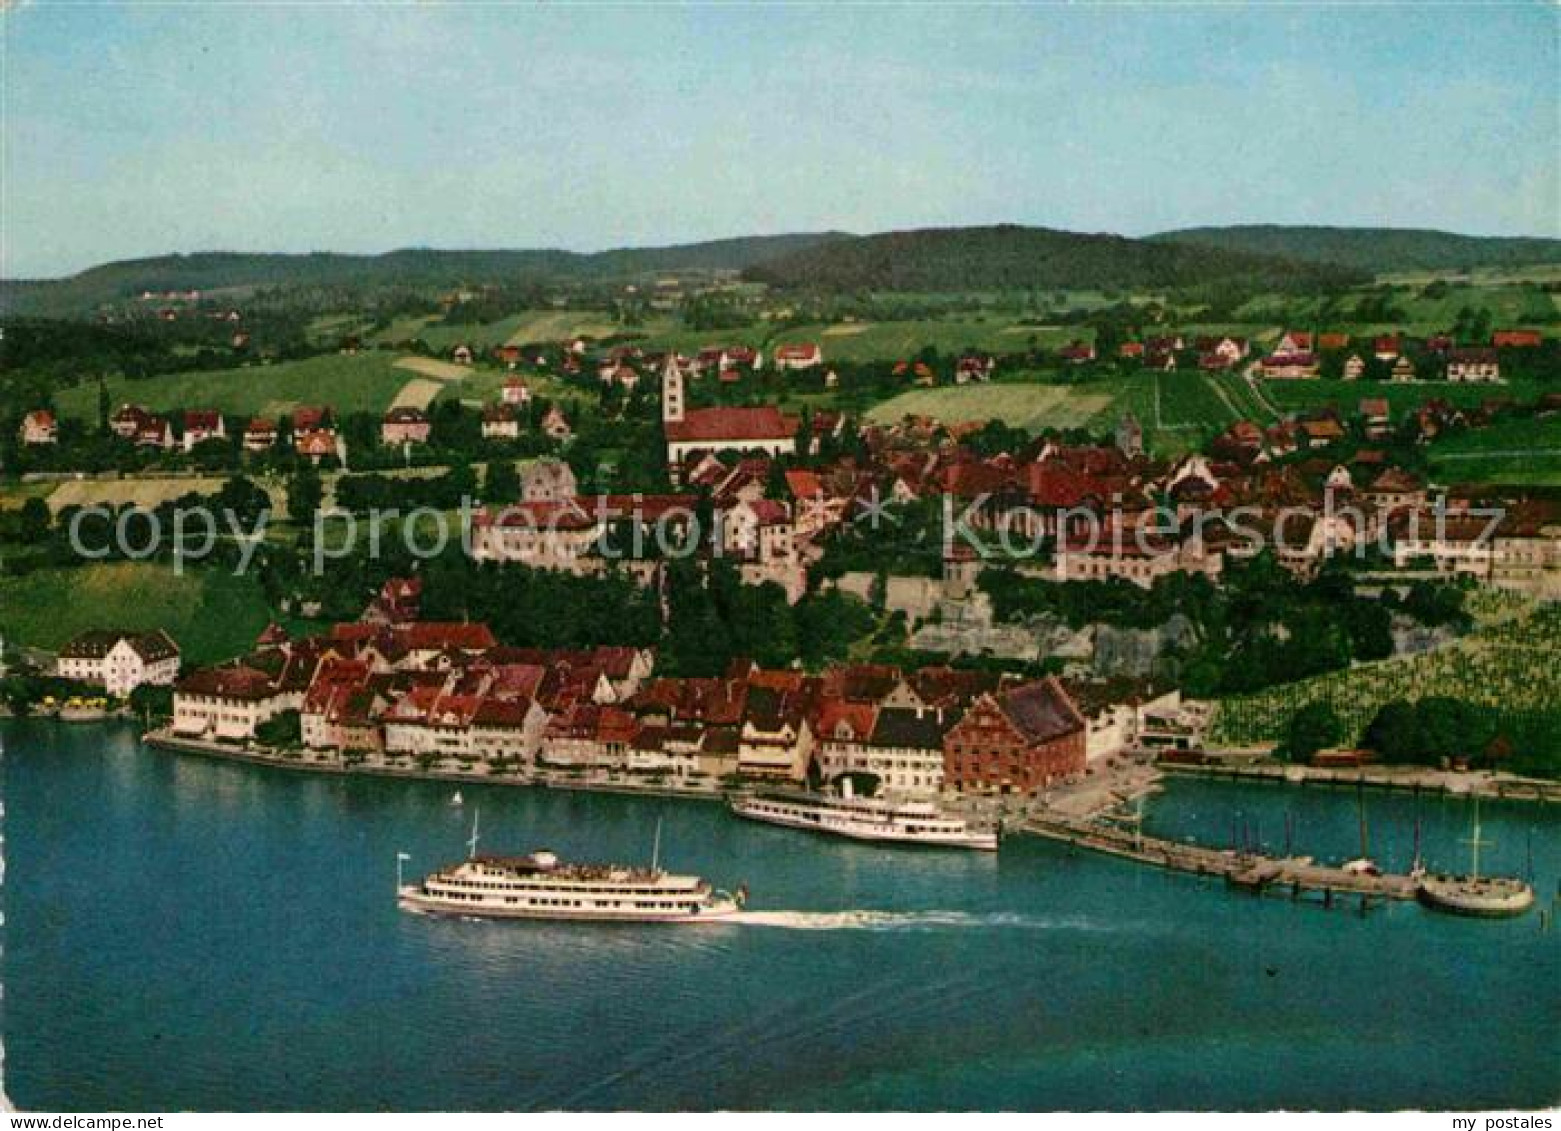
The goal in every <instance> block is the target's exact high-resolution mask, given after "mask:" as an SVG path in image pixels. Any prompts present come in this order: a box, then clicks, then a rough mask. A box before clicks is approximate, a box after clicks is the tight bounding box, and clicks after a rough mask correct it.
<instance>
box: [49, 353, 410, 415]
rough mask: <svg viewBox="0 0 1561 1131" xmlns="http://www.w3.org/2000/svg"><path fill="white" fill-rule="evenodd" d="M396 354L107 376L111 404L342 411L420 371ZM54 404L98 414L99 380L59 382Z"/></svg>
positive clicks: (390, 393)
mask: <svg viewBox="0 0 1561 1131" xmlns="http://www.w3.org/2000/svg"><path fill="white" fill-rule="evenodd" d="M395 362H396V355H395V354H393V353H389V352H382V351H373V350H371V351H368V352H365V353H360V354H355V355H346V354H325V355H323V356H320V357H311V358H307V359H305V360H302V361H280V362H276V363H274V364H271V365H260V364H256V365H251V366H247V367H244V368H241V369H215V370H206V371H203V372H197V373H168V374H163V375H161V376H157V377H147V378H142V379H140V380H129V379H127V378H124V377H114V378H111V379H109V381H108V382H107V385H108V396H109V402H110V404H111V405H112V406H114V407H118V406H119V405H120V404H122V403H125V402H133V403H136V404H143V405H145V406H146V407H147V408H149V409H152V410H153V411H154V412H168V411H173V410H176V409H182V408H214V409H217V410H219V411H221V412H224V413H231V414H234V415H249V414H252V413H253V414H264V415H267V416H275V415H277V414H279V413H283V412H287V411H290V410H291V409H293V408H296V407H297V406H298V405H301V404H322V403H323V404H329V405H331V406H332V407H334V408H336V409H337V410H338V411H341V412H382V411H384V410H385V409H386V408H387V407H389V405H390V402H391V401H393V400H395V398H396V394H397V393H398V392H400V391H401V387H402V386H403V385H405V384H406V383H407V382H408V381H409V380H411V379H412V378H414V377H415V376H417V375H416V374H415V373H410V372H408V371H407V370H405V369H398V368H396V366H395ZM55 406H56V408H57V409H58V410H59V412H60V413H61V414H62V415H64V416H67V417H74V418H76V419H77V420H83V421H87V422H95V421H96V420H97V414H98V388H97V385H95V384H90V383H89V384H83V385H76V386H72V387H71V388H68V389H62V390H60V392H59V394H58V395H57V396H56V398H55Z"/></svg>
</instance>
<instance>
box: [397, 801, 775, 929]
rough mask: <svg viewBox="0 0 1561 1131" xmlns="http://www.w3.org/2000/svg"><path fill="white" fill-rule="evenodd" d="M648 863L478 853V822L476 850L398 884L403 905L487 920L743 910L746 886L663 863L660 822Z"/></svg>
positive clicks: (688, 916)
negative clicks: (667, 868)
mask: <svg viewBox="0 0 1561 1131" xmlns="http://www.w3.org/2000/svg"><path fill="white" fill-rule="evenodd" d="M656 834H657V849H658V852H656V853H653V854H652V863H651V865H650V867H648V868H646V867H636V866H633V865H627V864H571V863H566V862H565V861H563V860H560V859H559V858H558V857H557V856H555V855H554V854H553V853H551V852H548V851H546V850H540V851H537V852H533V853H531V854H530V855H529V856H480V855H478V854H477V826H476V821H475V819H474V820H473V823H472V837H471V840H470V842H469V845H470V854H469V855H468V857H467V858H466V859H465V860H463V861H461V862H460V863H458V864H452V865H449V866H448V867H445V868H441V869H440V870H439V871H437V872H435V873H433V874H432V875H430V876H428V877H426V878H425V879H424V880H423V882H422V883H419V884H406V885H403V884H402V883H401V880H400V870H401V862H402V861H403V860H405V859H406V857H405V855H404V854H402V855H398V857H397V860H396V871H397V880H396V888H397V892H398V895H399V903H400V906H401V908H402V909H403V910H405V911H415V912H422V913H425V914H435V915H459V916H470V917H472V918H482V919H568V920H584V921H591V922H617V923H706V922H713V921H717V920H720V919H722V918H724V917H726V916H729V915H733V914H735V913H736V912H738V911H740V910H741V909H742V906H743V901H744V899H745V898H746V896H747V889H745V888H739V889H738V890H737V892H736V894H729V893H727V892H724V891H717V890H715V889H713V888H712V887H711V886H710V885H709V884H708V883H706V882H705V881H704V880H702V879H700V878H699V877H698V876H679V875H674V874H672V873H670V872H664V871H662V870H661V868H660V867H658V866H657V861H656V856H657V855H659V847H660V835H661V829H660V827H659V826H658V827H657V829H656Z"/></svg>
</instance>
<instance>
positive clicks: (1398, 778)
mask: <svg viewBox="0 0 1561 1131" xmlns="http://www.w3.org/2000/svg"><path fill="white" fill-rule="evenodd" d="M1155 768H1156V769H1158V770H1159V771H1161V772H1162V773H1164V774H1183V775H1187V776H1189V777H1202V778H1215V779H1224V780H1226V781H1241V782H1262V783H1267V784H1270V785H1293V786H1300V787H1302V788H1303V789H1304V788H1306V787H1308V786H1321V787H1325V788H1351V787H1355V788H1359V787H1363V786H1364V787H1367V788H1371V789H1389V790H1399V791H1402V792H1412V793H1432V794H1436V795H1438V796H1442V797H1456V798H1464V799H1475V798H1478V799H1480V800H1491V801H1533V802H1538V803H1540V804H1556V803H1561V782H1553V781H1546V780H1545V779H1543V778H1522V777H1515V776H1510V775H1508V776H1502V775H1492V774H1486V773H1476V772H1459V771H1454V770H1435V769H1430V768H1427V767H1424V766H1406V767H1404V768H1403V769H1390V768H1387V767H1381V768H1378V769H1374V770H1370V769H1362V768H1356V767H1351V768H1339V769H1334V768H1331V767H1326V766H1292V765H1288V764H1285V763H1281V762H1249V763H1244V764H1234V763H1226V764H1210V765H1197V764H1193V763H1186V762H1169V761H1157V762H1156V763H1155Z"/></svg>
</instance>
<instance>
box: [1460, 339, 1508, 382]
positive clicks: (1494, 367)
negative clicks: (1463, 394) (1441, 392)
mask: <svg viewBox="0 0 1561 1131" xmlns="http://www.w3.org/2000/svg"><path fill="white" fill-rule="evenodd" d="M1447 379H1448V380H1449V381H1490V382H1500V381H1501V355H1500V354H1499V353H1498V352H1497V351H1496V350H1495V349H1493V348H1488V347H1487V348H1480V349H1455V350H1452V351H1450V352H1449V353H1448V355H1447Z"/></svg>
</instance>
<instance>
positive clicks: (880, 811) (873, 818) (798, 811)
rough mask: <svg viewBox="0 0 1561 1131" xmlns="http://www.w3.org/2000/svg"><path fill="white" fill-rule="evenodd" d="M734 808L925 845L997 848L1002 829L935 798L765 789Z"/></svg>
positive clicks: (784, 821) (737, 800)
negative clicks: (976, 822)
mask: <svg viewBox="0 0 1561 1131" xmlns="http://www.w3.org/2000/svg"><path fill="white" fill-rule="evenodd" d="M730 804H731V808H732V812H734V813H736V814H737V815H738V816H741V817H748V818H750V819H752V820H755V821H765V822H767V823H769V824H772V825H785V826H787V827H788V828H795V829H811V830H813V831H814V832H821V833H833V834H834V835H836V836H844V837H850V838H852V839H854V840H870V841H883V842H892V843H898V844H925V845H934V846H940V847H944V848H977V849H983V850H985V851H988V852H990V851H995V850H996V848H997V833H996V832H995V831H994V830H992V829H981V828H975V827H972V826H971V825H970V824H969V823H968V822H967V821H965V820H964V819H963V818H961V817H956V816H953V815H951V814H948V813H945V812H943V811H942V810H941V809H939V808H938V806H937V805H935V804H933V803H932V802H930V801H914V800H893V799H889V798H875V797H853V796H851V795H850V794H847V795H845V796H842V797H837V796H834V795H832V794H824V793H807V792H803V791H800V790H799V791H792V790H761V791H758V792H755V793H742V794H737V795H735V796H734V797H732V799H731V801H730Z"/></svg>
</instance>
